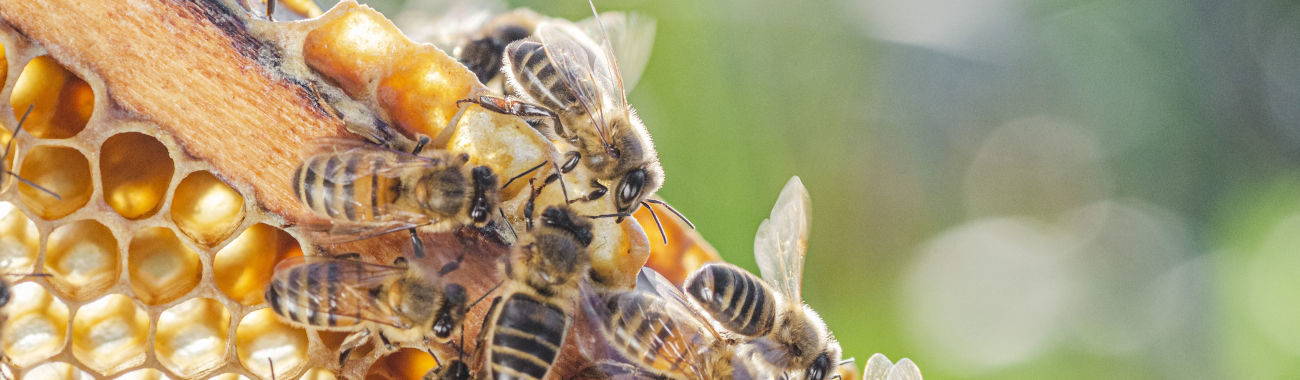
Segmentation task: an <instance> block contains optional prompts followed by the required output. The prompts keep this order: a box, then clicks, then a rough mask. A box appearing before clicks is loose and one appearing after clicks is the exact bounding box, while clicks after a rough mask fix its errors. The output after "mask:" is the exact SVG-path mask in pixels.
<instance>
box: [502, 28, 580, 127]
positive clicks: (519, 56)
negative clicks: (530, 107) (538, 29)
mask: <svg viewBox="0 0 1300 380" xmlns="http://www.w3.org/2000/svg"><path fill="white" fill-rule="evenodd" d="M506 60H507V62H508V63H509V67H508V69H509V73H510V75H511V76H513V77H514V80H515V83H516V84H517V85H519V86H520V87H521V89H517V90H519V91H522V92H523V93H524V94H523V95H527V97H529V98H532V102H534V103H537V104H538V105H540V106H542V107H545V108H547V109H550V110H551V111H553V112H560V111H563V110H566V109H568V108H569V107H571V106H573V105H574V103H576V102H577V101H578V98H577V96H576V95H575V94H574V93H573V90H571V89H569V86H568V85H567V84H565V83H564V80H563V79H562V78H560V73H559V72H558V71H556V67H555V65H554V64H552V63H551V60H550V59H549V58H547V56H546V49H545V48H544V47H543V46H542V44H541V43H540V42H537V41H527V40H525V41H515V42H514V43H511V44H510V46H507V47H506Z"/></svg>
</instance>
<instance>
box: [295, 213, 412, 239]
mask: <svg viewBox="0 0 1300 380" xmlns="http://www.w3.org/2000/svg"><path fill="white" fill-rule="evenodd" d="M392 217H393V218H397V219H400V220H396V221H387V222H367V223H350V222H344V221H338V220H332V221H317V222H308V223H302V224H299V225H298V226H299V227H300V228H302V229H303V230H306V231H310V232H311V238H312V242H315V243H317V244H342V243H350V242H354V241H359V240H366V239H370V238H373V237H376V236H380V235H384V234H388V233H393V232H397V231H401V230H405V229H408V228H416V227H421V226H425V225H428V224H430V223H432V221H430V220H429V219H428V217H426V216H424V215H422V214H416V213H411V212H397V213H396V215H392Z"/></svg>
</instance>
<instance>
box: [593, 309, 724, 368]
mask: <svg viewBox="0 0 1300 380" xmlns="http://www.w3.org/2000/svg"><path fill="white" fill-rule="evenodd" d="M605 306H606V307H607V308H608V312H609V320H608V321H606V329H607V330H606V333H607V334H608V335H609V336H608V341H609V344H610V345H612V346H613V347H614V348H615V350H616V351H617V352H619V353H620V354H622V355H623V356H624V357H626V358H628V359H629V360H632V361H633V362H635V363H636V364H638V365H639V366H640V367H642V368H644V369H647V370H652V371H653V372H655V373H657V374H660V375H662V376H665V377H669V376H671V377H673V378H678V377H682V375H684V374H692V375H693V376H695V377H699V376H702V375H700V373H701V369H700V364H701V362H700V358H699V355H698V354H697V350H700V349H703V348H704V347H707V345H708V343H709V342H707V341H706V339H708V338H709V337H711V335H706V334H711V333H708V332H706V331H704V330H703V329H701V328H700V326H699V325H697V324H695V323H692V322H693V320H688V319H684V318H691V317H690V316H687V315H685V314H684V313H685V311H684V310H680V309H679V308H677V307H675V306H671V305H668V304H667V303H665V302H664V301H663V300H660V299H658V298H655V297H652V296H647V295H646V294H644V293H639V292H628V293H617V294H614V295H611V296H609V297H608V298H607V300H606V302H605Z"/></svg>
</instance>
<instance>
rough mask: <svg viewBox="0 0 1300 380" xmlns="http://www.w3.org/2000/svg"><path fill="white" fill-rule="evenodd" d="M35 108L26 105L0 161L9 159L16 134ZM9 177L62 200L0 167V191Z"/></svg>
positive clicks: (31, 105) (0, 155)
mask: <svg viewBox="0 0 1300 380" xmlns="http://www.w3.org/2000/svg"><path fill="white" fill-rule="evenodd" d="M35 106H36V105H35V104H30V105H28V106H27V111H24V112H23V116H22V117H21V118H19V119H18V125H17V126H15V127H14V133H13V134H10V135H9V142H7V143H5V150H4V153H3V154H0V160H4V159H5V158H6V157H9V154H10V153H12V152H13V147H14V141H16V140H18V133H20V132H22V131H23V124H24V123H26V122H27V116H29V115H31V114H32V108H34V107H35ZM10 177H12V178H13V179H14V180H15V181H18V182H21V183H22V184H24V185H27V186H31V187H32V188H34V189H36V190H39V191H41V192H43V193H46V194H49V195H50V196H52V197H54V199H58V200H63V197H60V196H59V194H58V193H55V192H54V191H53V190H50V189H47V188H44V187H42V186H40V185H37V184H36V183H34V182H32V181H29V180H27V179H26V178H23V177H21V176H19V175H18V173H15V172H13V171H12V170H9V169H8V168H4V167H3V166H0V189H4V188H6V187H7V186H9V183H10V182H9V178H10Z"/></svg>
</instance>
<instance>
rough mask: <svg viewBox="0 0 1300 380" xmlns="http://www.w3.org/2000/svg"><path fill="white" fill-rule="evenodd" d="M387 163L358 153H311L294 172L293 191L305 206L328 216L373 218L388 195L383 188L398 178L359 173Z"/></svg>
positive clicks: (350, 219) (379, 213)
mask: <svg viewBox="0 0 1300 380" xmlns="http://www.w3.org/2000/svg"><path fill="white" fill-rule="evenodd" d="M387 166H388V165H387V163H386V162H385V161H383V160H380V159H369V158H367V157H366V156H365V155H362V154H326V155H316V156H311V157H308V158H307V159H305V160H303V162H302V164H300V165H298V168H297V170H296V171H295V172H294V180H293V191H294V195H296V196H297V197H298V200H299V201H301V202H302V203H303V204H304V205H306V206H307V208H309V209H311V210H312V211H313V212H315V213H316V214H318V215H323V216H327V217H329V218H330V219H334V220H342V221H348V222H367V221H374V220H375V219H376V218H379V217H382V216H383V215H384V214H385V211H384V210H385V208H386V206H387V203H388V202H390V201H391V199H392V197H391V196H389V195H388V194H386V193H387V191H385V190H386V189H388V188H391V187H393V186H394V184H395V183H400V179H399V178H396V177H386V176H378V175H373V174H371V175H365V174H363V173H379V172H381V171H382V170H384V169H385V168H386V167H387ZM395 181H397V182H395Z"/></svg>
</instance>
